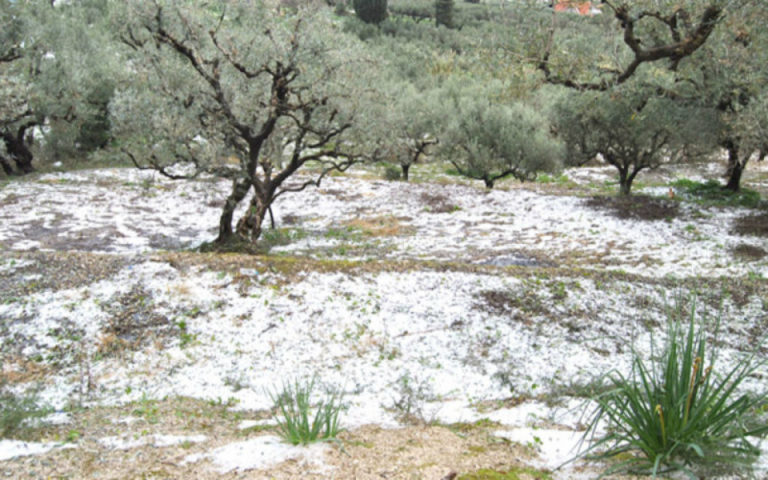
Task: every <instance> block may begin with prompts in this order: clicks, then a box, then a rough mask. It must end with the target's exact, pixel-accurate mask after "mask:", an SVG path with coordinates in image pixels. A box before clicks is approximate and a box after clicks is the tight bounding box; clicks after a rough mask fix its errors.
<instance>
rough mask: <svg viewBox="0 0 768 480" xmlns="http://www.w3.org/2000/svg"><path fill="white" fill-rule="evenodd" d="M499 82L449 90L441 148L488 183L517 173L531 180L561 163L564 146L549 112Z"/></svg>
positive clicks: (489, 185)
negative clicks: (514, 95)
mask: <svg viewBox="0 0 768 480" xmlns="http://www.w3.org/2000/svg"><path fill="white" fill-rule="evenodd" d="M499 87H500V86H499V85H495V86H490V87H475V88H466V89H460V90H458V91H449V92H448V93H447V94H446V98H445V107H444V110H443V114H442V117H443V119H444V123H443V125H442V127H443V128H442V129H441V131H440V132H439V134H438V135H439V138H440V139H441V142H440V153H441V155H443V157H444V158H445V159H447V160H448V161H450V162H451V163H452V164H453V166H454V167H455V168H456V170H457V171H458V172H459V174H461V175H463V176H466V177H468V178H472V179H476V180H482V181H483V182H484V184H485V186H486V188H489V189H490V188H493V186H494V184H495V182H496V181H498V180H500V179H503V178H506V177H510V176H511V177H513V178H515V179H517V180H520V181H526V180H532V179H534V178H535V177H536V174H537V173H538V172H551V171H554V170H556V169H558V168H559V167H560V166H561V161H562V156H563V149H562V145H561V144H560V142H559V141H558V140H557V139H556V138H554V137H553V135H552V133H551V128H550V125H549V123H548V121H547V118H546V117H545V116H544V115H542V114H541V113H540V112H538V111H537V110H536V108H535V107H534V106H532V105H530V104H526V103H525V102H524V101H523V100H519V99H517V100H515V99H506V98H505V97H504V95H503V93H504V90H503V89H500V88H499Z"/></svg>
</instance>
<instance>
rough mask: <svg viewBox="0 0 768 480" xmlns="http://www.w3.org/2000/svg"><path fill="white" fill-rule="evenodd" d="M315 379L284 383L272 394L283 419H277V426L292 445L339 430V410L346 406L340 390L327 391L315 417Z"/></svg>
mask: <svg viewBox="0 0 768 480" xmlns="http://www.w3.org/2000/svg"><path fill="white" fill-rule="evenodd" d="M314 387H315V379H312V380H309V381H307V382H304V383H302V382H300V381H299V380H296V381H295V382H294V383H293V384H285V385H283V390H282V392H280V393H279V394H277V395H272V401H273V402H274V404H275V405H274V407H275V408H276V409H277V410H278V411H279V414H280V415H281V416H282V419H278V420H277V425H278V430H279V431H280V435H281V436H282V437H283V439H284V440H285V441H287V442H288V443H290V444H292V445H299V444H302V445H306V444H308V443H312V442H316V441H319V440H330V439H334V438H336V436H337V435H338V433H339V413H340V412H341V409H342V407H343V405H342V403H341V394H339V393H337V392H333V393H330V394H328V395H327V396H326V397H325V399H324V400H321V401H320V402H318V403H317V405H316V406H315V407H314V410H315V415H314V417H312V415H311V410H312V391H313V390H314Z"/></svg>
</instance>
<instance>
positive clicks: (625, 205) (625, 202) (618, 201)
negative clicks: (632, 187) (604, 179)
mask: <svg viewBox="0 0 768 480" xmlns="http://www.w3.org/2000/svg"><path fill="white" fill-rule="evenodd" d="M586 205H587V206H588V207H591V208H595V209H598V210H606V211H607V212H608V213H610V214H611V215H613V216H615V217H617V218H621V219H633V220H646V221H655V220H671V219H673V218H676V217H677V216H678V215H679V214H680V205H679V204H678V203H677V202H674V201H671V200H666V199H663V198H655V197H649V196H646V195H630V196H625V195H621V196H604V195H598V196H594V197H590V198H589V199H588V200H587V202H586Z"/></svg>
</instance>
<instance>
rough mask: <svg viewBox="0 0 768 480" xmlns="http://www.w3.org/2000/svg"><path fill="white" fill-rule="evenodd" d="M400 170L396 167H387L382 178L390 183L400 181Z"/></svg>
mask: <svg viewBox="0 0 768 480" xmlns="http://www.w3.org/2000/svg"><path fill="white" fill-rule="evenodd" d="M400 176H401V168H400V167H398V166H396V165H387V167H386V168H385V169H384V178H386V179H387V180H390V181H395V180H400Z"/></svg>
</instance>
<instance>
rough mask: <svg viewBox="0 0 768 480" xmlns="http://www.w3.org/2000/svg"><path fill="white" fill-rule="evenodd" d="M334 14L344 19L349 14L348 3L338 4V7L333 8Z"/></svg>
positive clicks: (341, 2)
mask: <svg viewBox="0 0 768 480" xmlns="http://www.w3.org/2000/svg"><path fill="white" fill-rule="evenodd" d="M333 13H335V14H336V15H338V16H340V17H343V16H344V15H346V14H347V2H345V1H340V2H337V3H336V5H334V7H333Z"/></svg>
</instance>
